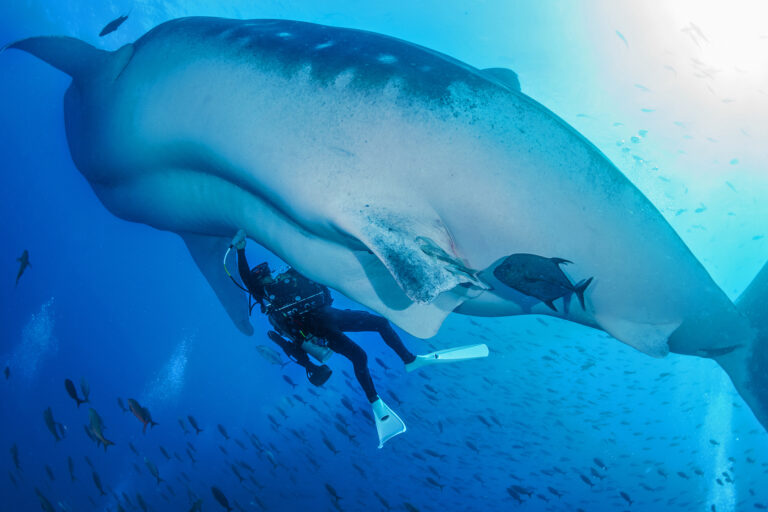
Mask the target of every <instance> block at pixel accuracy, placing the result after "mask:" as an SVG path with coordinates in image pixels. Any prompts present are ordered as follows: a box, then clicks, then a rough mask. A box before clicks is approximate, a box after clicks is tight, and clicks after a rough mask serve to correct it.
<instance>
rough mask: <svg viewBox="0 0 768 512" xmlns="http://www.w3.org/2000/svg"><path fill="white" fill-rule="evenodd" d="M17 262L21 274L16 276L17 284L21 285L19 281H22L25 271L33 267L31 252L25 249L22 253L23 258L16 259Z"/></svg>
mask: <svg viewBox="0 0 768 512" xmlns="http://www.w3.org/2000/svg"><path fill="white" fill-rule="evenodd" d="M16 261H18V262H19V273H18V274H16V284H17V285H18V284H19V279H21V275H22V274H23V273H24V271H25V270H26V269H27V267H31V266H32V265H30V264H29V251H27V250H26V249H24V252H23V253H21V256H19V257H18V258H16Z"/></svg>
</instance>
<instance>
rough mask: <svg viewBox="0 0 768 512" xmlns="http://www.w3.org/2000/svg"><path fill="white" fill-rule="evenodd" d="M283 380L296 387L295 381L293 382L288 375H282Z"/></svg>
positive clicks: (293, 387)
mask: <svg viewBox="0 0 768 512" xmlns="http://www.w3.org/2000/svg"><path fill="white" fill-rule="evenodd" d="M283 380H284V381H285V382H287V383H288V384H290V385H291V388H292V389H295V388H296V383H295V382H293V380H291V378H290V377H289V376H287V375H283Z"/></svg>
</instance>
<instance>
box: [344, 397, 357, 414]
mask: <svg viewBox="0 0 768 512" xmlns="http://www.w3.org/2000/svg"><path fill="white" fill-rule="evenodd" d="M341 405H343V406H344V407H346V408H347V410H349V412H352V413H354V412H355V407H354V406H353V405H352V402H350V401H349V398H347V397H342V398H341Z"/></svg>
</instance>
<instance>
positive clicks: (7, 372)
mask: <svg viewBox="0 0 768 512" xmlns="http://www.w3.org/2000/svg"><path fill="white" fill-rule="evenodd" d="M3 375H5V380H8V379H10V378H11V368H10V367H9V366H6V367H5V370H3Z"/></svg>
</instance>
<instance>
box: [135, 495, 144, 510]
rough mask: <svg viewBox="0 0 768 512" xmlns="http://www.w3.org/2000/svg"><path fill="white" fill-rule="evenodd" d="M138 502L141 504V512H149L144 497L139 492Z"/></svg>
mask: <svg viewBox="0 0 768 512" xmlns="http://www.w3.org/2000/svg"><path fill="white" fill-rule="evenodd" d="M136 502H137V503H138V504H139V507H140V508H141V510H143V511H144V512H147V502H146V501H144V496H142V495H141V494H139V493H138V492H137V493H136Z"/></svg>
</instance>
